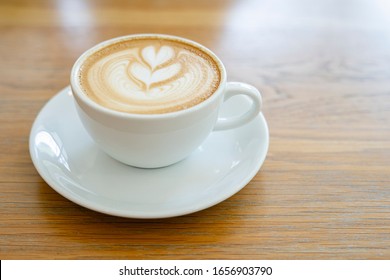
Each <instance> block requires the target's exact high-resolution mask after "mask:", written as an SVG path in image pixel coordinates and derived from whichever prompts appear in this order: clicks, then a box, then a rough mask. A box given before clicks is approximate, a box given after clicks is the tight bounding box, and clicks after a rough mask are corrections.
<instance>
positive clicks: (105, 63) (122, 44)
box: [70, 34, 262, 168]
mask: <svg viewBox="0 0 390 280" xmlns="http://www.w3.org/2000/svg"><path fill="white" fill-rule="evenodd" d="M70 83H71V89H72V92H73V96H74V99H75V101H76V102H75V104H76V108H77V112H78V114H79V117H80V119H81V122H82V124H83V126H84V127H85V129H86V130H87V132H88V133H89V135H90V136H91V137H92V139H93V140H94V141H95V142H96V144H97V145H98V146H99V147H100V148H101V149H102V150H103V151H105V152H106V153H107V154H108V155H110V156H111V157H113V158H114V159H116V160H118V161H120V162H123V163H125V164H128V165H131V166H135V167H142V168H157V167H164V166H168V165H171V164H174V163H176V162H179V161H181V160H183V159H184V158H186V157H187V156H189V155H190V154H191V153H192V152H193V151H194V150H196V149H197V147H199V146H200V145H201V144H202V142H203V141H204V140H205V139H206V138H207V136H208V135H209V134H210V133H212V132H213V131H218V130H226V129H234V128H236V127H239V126H242V125H244V124H246V123H247V122H249V121H251V120H252V119H253V118H255V117H256V116H257V115H258V114H259V112H260V109H261V104H262V101H261V95H260V93H259V91H258V90H257V89H256V88H254V87H253V86H250V85H247V84H244V83H238V82H227V81H226V70H225V67H224V66H223V64H222V62H221V61H220V59H219V58H218V57H217V56H216V55H215V54H214V53H213V52H211V51H210V50H209V49H207V48H206V47H204V46H202V45H200V44H198V43H196V42H193V41H191V40H187V39H184V38H180V37H175V36H169V35H159V34H139V35H129V36H123V37H119V38H114V39H111V40H108V41H105V42H102V43H100V44H98V45H96V46H94V47H92V48H91V49H89V50H87V51H86V52H85V53H83V54H82V55H81V56H80V58H79V59H78V60H77V61H76V62H75V64H74V66H73V68H72V72H71V78H70ZM235 95H245V96H248V97H249V98H250V99H251V100H252V103H251V106H250V108H249V109H248V110H247V111H245V112H243V113H242V115H240V116H234V117H230V118H219V117H218V113H219V110H220V108H221V106H223V103H224V101H226V100H228V99H229V98H231V97H233V96H235Z"/></svg>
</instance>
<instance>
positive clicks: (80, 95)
mask: <svg viewBox="0 0 390 280" xmlns="http://www.w3.org/2000/svg"><path fill="white" fill-rule="evenodd" d="M155 37H162V38H167V39H171V40H177V41H181V42H184V43H186V44H190V45H192V46H194V47H197V48H199V49H201V50H202V51H203V52H205V53H207V54H208V55H210V57H211V58H212V59H214V61H215V62H216V63H217V65H218V68H219V70H220V73H221V80H220V82H219V85H218V87H217V89H216V90H215V91H214V93H213V94H212V95H211V96H209V97H208V98H207V99H206V100H204V101H202V102H200V103H198V104H196V105H194V106H191V107H189V108H186V109H182V110H179V111H174V112H167V113H157V114H136V113H129V112H123V111H116V110H114V109H110V108H107V107H104V106H102V105H100V104H98V103H96V102H95V101H93V100H92V99H90V98H89V97H87V96H86V94H84V92H83V90H82V89H81V87H80V84H79V82H78V73H79V70H80V67H81V65H82V63H83V62H84V61H85V59H86V58H87V57H88V56H89V55H91V54H93V53H95V52H96V51H98V50H100V49H102V48H104V47H106V46H108V45H110V44H112V43H115V42H119V41H122V40H123V41H124V40H128V39H132V38H155ZM226 79H227V77H226V69H225V66H224V65H223V63H222V61H221V60H220V59H219V58H218V56H217V55H216V54H215V53H214V52H212V51H211V50H210V49H208V48H207V47H205V46H203V45H201V44H199V43H197V42H195V41H192V40H190V39H186V38H183V37H179V36H174V35H167V34H157V33H144V34H131V35H124V36H120V37H115V38H112V39H108V40H105V41H103V42H100V43H98V44H96V45H94V46H93V47H91V48H89V49H87V50H86V51H85V52H83V53H82V54H81V55H80V56H79V58H78V59H77V60H76V62H75V63H74V64H73V67H72V70H71V75H70V86H71V89H72V92H73V95H74V96H75V99H76V101H77V102H80V101H81V102H82V103H83V104H84V105H87V106H88V107H89V108H92V109H93V110H95V111H99V112H101V113H104V114H108V115H111V116H116V117H121V118H131V119H156V118H157V119H162V118H176V117H178V116H181V115H184V114H188V113H191V112H196V111H198V110H201V109H202V108H204V107H206V106H208V104H210V103H212V102H214V100H215V99H217V98H218V97H219V95H220V94H221V93H222V91H223V89H224V87H225V85H226Z"/></svg>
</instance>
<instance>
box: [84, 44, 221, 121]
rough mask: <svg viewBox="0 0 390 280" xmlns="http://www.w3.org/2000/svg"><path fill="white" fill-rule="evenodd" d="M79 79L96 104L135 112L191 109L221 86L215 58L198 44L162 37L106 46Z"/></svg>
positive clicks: (92, 59) (94, 55)
mask: <svg viewBox="0 0 390 280" xmlns="http://www.w3.org/2000/svg"><path fill="white" fill-rule="evenodd" d="M79 76H80V86H81V88H82V89H83V91H84V93H85V94H86V95H87V96H89V97H90V98H91V99H92V100H94V101H95V102H97V103H99V104H100V105H102V106H105V107H107V108H110V109H113V110H117V111H123V112H129V113H136V114H159V113H167V112H174V111H179V110H182V109H185V108H189V107H191V106H194V105H196V104H199V103H200V102H202V101H203V100H205V99H207V98H208V97H210V96H211V95H212V94H213V93H214V92H215V90H216V89H217V88H218V86H219V83H220V71H219V68H218V64H217V63H216V62H215V60H214V59H213V58H212V57H210V56H209V55H208V54H206V53H205V52H203V51H202V50H200V49H199V48H197V47H196V46H192V45H190V44H187V43H184V42H181V41H176V40H171V39H166V38H160V37H156V38H136V39H134V38H133V39H128V40H125V41H120V42H116V43H114V44H112V45H108V46H106V47H104V48H102V49H100V50H98V51H96V52H95V53H93V54H92V55H90V56H89V57H88V58H87V59H86V60H85V62H84V63H83V64H82V66H81V68H80V72H79Z"/></svg>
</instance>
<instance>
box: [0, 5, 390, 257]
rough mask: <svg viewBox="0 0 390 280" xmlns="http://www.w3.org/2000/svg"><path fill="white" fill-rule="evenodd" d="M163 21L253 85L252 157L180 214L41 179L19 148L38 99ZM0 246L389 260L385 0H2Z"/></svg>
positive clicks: (38, 250)
mask: <svg viewBox="0 0 390 280" xmlns="http://www.w3.org/2000/svg"><path fill="white" fill-rule="evenodd" d="M149 32H153V33H168V34H173V35H178V36H183V37H187V38H190V39H193V40H195V41H198V42H200V43H202V44H204V45H206V46H208V47H209V48H211V49H213V50H214V51H215V52H216V53H217V54H218V55H219V56H220V57H221V59H222V60H223V61H224V62H225V66H226V68H227V71H228V76H229V80H239V81H243V82H248V83H251V84H253V85H254V86H256V87H258V88H259V89H260V90H261V91H262V94H263V98H264V115H265V117H266V119H267V121H268V124H269V127H270V149H269V154H268V157H267V159H266V162H265V164H264V165H263V167H262V169H261V171H260V172H259V173H258V174H257V175H256V176H255V178H254V179H253V180H252V181H251V182H250V183H249V184H248V185H247V186H246V187H245V188H244V189H243V190H241V191H240V192H239V193H238V194H236V195H234V196H233V197H231V198H230V199H228V200H226V201H224V202H222V203H220V204H219V205H216V206H214V207H211V208H209V209H206V210H204V211H201V212H198V213H194V214H191V215H187V216H183V217H176V218H171V219H162V220H135V219H124V218H118V217H111V216H107V215H104V214H100V213H96V212H93V211H90V210H88V209H85V208H82V207H80V206H78V205H76V204H74V203H72V202H70V201H68V200H67V199H65V198H63V197H62V196H60V195H59V194H57V193H56V192H55V191H54V190H52V189H51V188H50V187H49V186H48V185H47V184H46V183H45V182H44V181H43V180H42V179H41V177H40V176H39V175H38V173H37V172H36V170H35V169H34V167H33V164H32V162H31V160H30V156H29V151H28V136H29V132H30V129H31V125H32V122H33V121H34V118H35V117H36V115H37V114H38V112H39V110H40V109H41V108H42V106H43V105H44V104H45V103H46V102H47V101H48V100H49V98H51V97H52V96H54V95H55V94H56V93H57V92H58V91H59V90H60V89H61V88H63V87H65V86H66V85H67V84H68V83H69V72H70V68H71V66H72V64H73V62H74V61H75V59H76V58H77V57H78V56H79V55H80V54H81V53H82V52H83V51H85V50H86V49H87V48H89V47H91V46H92V45H94V44H96V43H98V42H100V41H102V40H105V39H109V38H112V37H116V36H120V35H125V34H132V33H149ZM0 34H1V35H0V98H1V101H0V151H1V157H0V259H389V258H390V5H389V4H387V2H386V1H380V0H374V1H363V0H360V1H359V0H358V1H352V0H350V1H349V0H345V1H309V0H293V1H290V0H278V1H268V0H265V1H257V0H253V1H250V0H247V1H239V0H232V1H222V0H221V1H202V0H197V1H108V0H107V1H104V0H100V1H92V0H91V1H76V0H70V1H67V0H57V1H43V0H39V1H27V0H26V1H24V0H17V1H11V0H9V1H5V0H0Z"/></svg>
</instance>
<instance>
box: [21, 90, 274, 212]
mask: <svg viewBox="0 0 390 280" xmlns="http://www.w3.org/2000/svg"><path fill="white" fill-rule="evenodd" d="M64 94H69V95H72V93H71V92H70V86H67V87H65V88H63V89H61V90H59V91H58V92H57V93H56V94H55V95H53V96H52V97H51V98H50V99H49V100H48V101H47V102H46V103H45V104H44V106H43V107H42V108H41V109H40V110H39V112H38V113H37V115H36V117H35V120H34V122H33V124H32V126H31V130H30V134H29V153H30V157H31V160H32V162H33V165H34V167H35V169H36V170H37V172H38V174H39V175H40V176H41V178H42V179H43V180H44V181H45V182H46V183H47V184H48V185H49V186H50V187H51V188H52V189H53V190H54V191H56V192H57V193H59V194H60V195H61V196H63V197H64V198H66V199H68V200H69V201H71V202H73V203H76V204H78V205H80V206H82V207H85V208H87V209H90V210H93V211H96V212H99V213H103V214H107V215H111V216H117V217H123V218H133V219H162V218H172V217H178V216H184V215H188V214H192V213H195V212H198V211H202V210H205V209H207V208H210V207H212V206H215V205H217V204H219V203H221V202H223V201H225V200H227V199H228V198H230V197H231V196H233V195H234V194H236V193H238V192H239V191H241V190H242V189H243V188H244V187H245V186H246V185H247V184H248V183H249V182H250V181H251V180H252V179H253V178H254V177H255V176H256V174H257V173H258V172H259V171H260V169H261V167H262V165H263V164H264V161H265V159H266V157H267V154H268V150H269V127H268V124H267V121H266V119H265V117H264V115H263V113H262V112H260V113H259V115H258V116H257V117H256V118H255V119H257V118H259V119H260V123H261V124H260V126H264V128H263V129H264V132H265V133H264V134H265V135H264V136H265V137H264V139H263V140H262V141H263V143H262V144H261V146H262V147H264V150H263V154H264V156H263V157H261V158H260V160H258V161H257V164H256V165H255V164H253V167H252V168H250V170H251V172H248V174H247V175H246V176H245V177H244V178H243V179H242V180H241V181H240V183H237V184H236V187H233V188H230V191H228V192H224V193H223V194H224V195H221V196H220V197H218V199H216V200H212V201H211V202H210V201H206V203H203V204H202V203H200V204H199V203H195V206H194V207H188V208H186V209H185V211H180V209H179V211H176V210H175V209H171V210H170V211H166V212H164V213H152V212H145V211H135V210H131V211H126V210H121V209H116V208H114V207H108V206H105V205H103V206H102V205H99V203H97V202H94V201H93V200H88V198H85V197H82V196H81V197H78V196H76V195H75V194H74V193H72V192H71V191H68V190H67V189H66V188H63V187H61V186H59V185H58V183H57V182H56V181H55V180H54V179H52V178H51V177H50V176H46V174H45V172H43V170H41V167H40V165H41V164H40V160H39V159H38V156H35V155H34V147H35V145H34V141H33V137H34V135H35V134H34V132H35V131H37V127H38V125H40V124H41V122H42V120H41V118H42V115H43V114H44V112H46V111H47V108H49V107H50V106H51V103H53V102H54V100H55V99H56V98H58V97H59V96H60V95H64ZM72 98H74V97H73V96H72ZM215 133H218V132H215ZM182 210H183V209H182Z"/></svg>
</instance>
